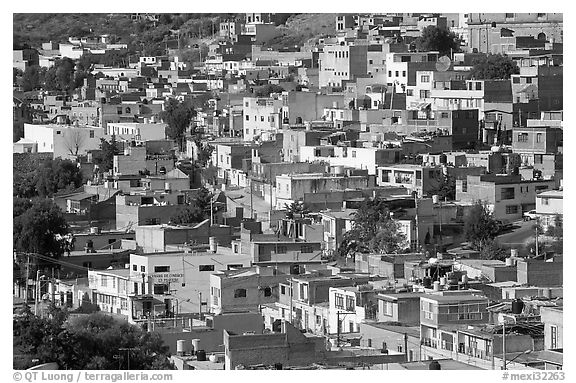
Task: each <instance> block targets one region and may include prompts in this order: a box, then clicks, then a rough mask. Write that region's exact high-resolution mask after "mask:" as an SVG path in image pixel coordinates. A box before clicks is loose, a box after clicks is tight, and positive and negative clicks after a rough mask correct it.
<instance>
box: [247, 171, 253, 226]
mask: <svg viewBox="0 0 576 383" xmlns="http://www.w3.org/2000/svg"><path fill="white" fill-rule="evenodd" d="M248 184H249V185H250V218H252V219H253V218H254V207H253V201H252V180H250V179H249V178H248Z"/></svg>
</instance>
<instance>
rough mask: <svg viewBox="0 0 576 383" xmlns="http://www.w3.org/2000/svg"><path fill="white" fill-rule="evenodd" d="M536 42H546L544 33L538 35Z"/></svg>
mask: <svg viewBox="0 0 576 383" xmlns="http://www.w3.org/2000/svg"><path fill="white" fill-rule="evenodd" d="M537 38H538V40H546V33H544V32H540V33H538V37H537Z"/></svg>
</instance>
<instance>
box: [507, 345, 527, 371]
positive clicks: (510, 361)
mask: <svg viewBox="0 0 576 383" xmlns="http://www.w3.org/2000/svg"><path fill="white" fill-rule="evenodd" d="M530 353H532V350H526V351H524V352H522V353H521V354H518V355H516V356H515V357H514V358H512V359H510V360H509V361H507V362H506V361H505V363H504V370H506V366H508V364H510V363H512V362H513V361H515V360H516V359H517V358H518V357H520V356H521V355H528V354H530Z"/></svg>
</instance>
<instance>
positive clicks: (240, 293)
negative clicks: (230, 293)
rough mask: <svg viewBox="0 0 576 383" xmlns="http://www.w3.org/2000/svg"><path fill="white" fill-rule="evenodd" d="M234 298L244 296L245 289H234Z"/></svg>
mask: <svg viewBox="0 0 576 383" xmlns="http://www.w3.org/2000/svg"><path fill="white" fill-rule="evenodd" d="M234 298H246V289H236V290H234Z"/></svg>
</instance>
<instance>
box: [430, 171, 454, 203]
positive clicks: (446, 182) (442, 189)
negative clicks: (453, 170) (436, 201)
mask: <svg viewBox="0 0 576 383" xmlns="http://www.w3.org/2000/svg"><path fill="white" fill-rule="evenodd" d="M437 181H438V184H437V186H436V187H433V188H431V189H430V190H429V191H428V195H429V196H433V195H437V196H438V197H439V198H440V200H450V201H453V200H454V199H456V178H454V177H453V176H450V175H448V174H442V175H440V177H439V178H438V179H437Z"/></svg>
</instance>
